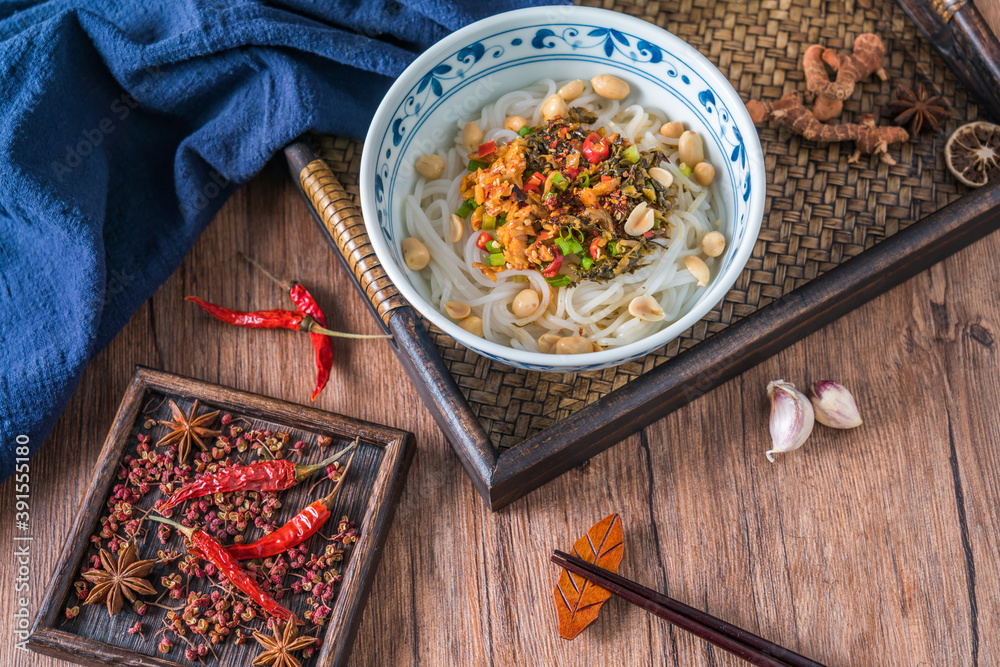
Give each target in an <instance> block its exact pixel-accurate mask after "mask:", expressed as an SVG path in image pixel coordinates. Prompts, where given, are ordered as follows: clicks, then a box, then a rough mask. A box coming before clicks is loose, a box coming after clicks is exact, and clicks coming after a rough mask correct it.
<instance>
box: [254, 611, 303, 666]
mask: <svg viewBox="0 0 1000 667" xmlns="http://www.w3.org/2000/svg"><path fill="white" fill-rule="evenodd" d="M253 638H254V639H256V640H257V643H258V644H260V645H261V646H262V647H264V649H265V650H264V652H263V653H261V654H260V655H258V656H257V657H256V658H254V660H253V663H252V664H253V665H254V667H259V666H261V665H266V667H302V663H300V662H299V660H298V658H295V657H293V656H292V653H295V652H296V651H301V650H302V649H304V648H307V647H309V646H312V645H313V644H315V643H316V638H315V637H299V628H298V626H296V625H295V621H294V620H290V621H288V623H286V624H285V627H284V630H282V629H281V628H279V627H278V626H275V628H274V636H273V637H268V636H267V635H264V634H261V633H259V632H255V633H253Z"/></svg>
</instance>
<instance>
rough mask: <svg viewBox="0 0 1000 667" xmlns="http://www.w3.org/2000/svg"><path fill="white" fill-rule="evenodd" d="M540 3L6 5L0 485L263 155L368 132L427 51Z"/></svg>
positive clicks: (111, 0) (0, 35) (129, 1)
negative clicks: (325, 137) (328, 136)
mask: <svg viewBox="0 0 1000 667" xmlns="http://www.w3.org/2000/svg"><path fill="white" fill-rule="evenodd" d="M551 2H552V0H547V1H545V0H542V1H541V2H537V0H490V2H483V1H482V0H399V1H392V0H374V1H365V2H350V1H347V0H329V1H325V2H324V1H319V0H282V1H278V2H271V3H266V4H265V3H263V2H257V1H252V0H247V1H243V2H238V1H234V2H225V1H220V0H215V1H210V0H117V1H116V0H87V1H82V0H75V1H74V0H51V1H49V2H31V1H24V0H20V1H9V0H8V1H7V2H4V3H2V4H0V65H2V67H0V244H2V245H0V333H2V339H0V369H2V379H0V479H3V478H6V477H7V476H9V475H10V474H11V473H12V472H13V469H14V459H15V455H16V454H15V452H16V446H17V444H18V440H21V441H22V442H23V441H24V437H19V436H27V440H28V442H29V445H28V447H29V449H30V450H31V452H32V453H34V451H35V450H36V449H37V447H38V446H39V445H40V444H41V443H42V442H43V441H44V440H45V438H46V437H47V436H48V434H49V432H50V431H51V429H52V426H53V424H54V423H55V420H56V419H57V418H58V416H59V414H60V413H61V412H62V410H63V408H64V407H65V405H66V402H67V401H68V400H69V397H70V395H71V394H72V392H73V390H74V389H75V387H76V384H77V382H78V380H79V378H80V374H81V372H82V371H83V368H84V366H85V365H86V363H87V361H88V360H89V359H90V358H91V357H92V356H93V355H94V354H96V353H97V352H98V351H99V350H100V349H101V348H103V347H104V346H105V345H107V343H108V342H109V341H110V340H111V339H112V338H113V337H114V335H115V334H116V333H117V332H118V330H119V329H121V327H122V326H124V325H125V323H126V322H127V321H128V319H129V317H130V316H131V315H132V313H134V312H135V310H136V309H137V308H138V307H139V305H140V304H142V303H143V302H144V301H145V300H146V299H148V298H149V297H150V296H151V295H152V294H153V292H154V291H155V290H156V288H157V286H158V285H160V284H161V283H162V282H163V281H164V280H166V278H167V277H168V276H169V275H170V274H171V273H172V272H173V271H174V269H175V268H176V267H177V265H178V264H179V263H180V261H181V259H182V258H183V257H184V255H185V254H187V252H188V250H189V249H190V248H191V245H192V244H193V243H194V240H195V238H196V237H197V236H198V234H199V233H200V232H201V231H202V229H204V227H205V225H206V224H208V222H209V220H210V219H211V218H212V216H213V215H214V214H215V212H216V211H217V210H218V209H219V207H220V206H221V205H222V203H223V202H224V201H225V199H226V198H227V197H228V196H229V195H230V194H231V193H232V192H233V190H234V189H235V188H236V187H237V186H239V185H240V184H242V183H244V182H246V181H247V180H248V179H249V178H250V177H251V176H253V175H254V174H255V173H257V172H258V171H259V170H260V169H261V168H262V167H263V166H264V164H265V163H266V162H267V160H268V158H269V157H270V156H271V155H273V154H274V153H275V152H276V151H278V150H279V149H281V148H282V147H283V146H284V145H285V144H287V143H288V142H289V141H291V140H292V139H294V138H295V137H297V136H298V135H300V134H302V133H303V132H305V131H307V130H318V131H321V132H328V133H333V134H337V135H340V136H349V137H354V138H356V139H361V138H363V136H364V134H365V131H366V130H367V127H368V123H369V121H370V119H371V117H372V115H373V114H374V112H375V109H376V107H377V106H378V103H379V100H380V99H381V98H382V96H383V95H384V93H385V91H386V90H387V89H388V87H389V85H390V84H391V83H392V80H393V78H394V77H395V76H397V75H398V74H400V73H401V72H402V71H403V69H404V68H405V67H406V66H407V65H408V64H409V63H410V62H411V61H412V60H413V59H414V57H415V56H416V55H417V54H419V53H420V52H421V51H422V50H424V49H425V48H427V47H428V46H430V45H431V44H433V43H434V42H435V41H437V40H439V39H441V38H442V37H444V36H445V35H447V34H449V33H450V32H451V31H453V30H455V29H457V28H460V27H462V26H463V25H465V24H467V23H470V22H472V21H475V20H478V19H480V18H484V17H485V16H487V15H489V14H492V13H497V12H501V11H506V10H509V9H514V8H517V7H520V6H525V5H531V4H550V3H551Z"/></svg>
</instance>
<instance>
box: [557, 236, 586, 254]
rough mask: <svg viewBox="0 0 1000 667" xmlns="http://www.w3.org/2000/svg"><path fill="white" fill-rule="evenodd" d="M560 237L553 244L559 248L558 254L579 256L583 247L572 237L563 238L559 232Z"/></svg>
mask: <svg viewBox="0 0 1000 667" xmlns="http://www.w3.org/2000/svg"><path fill="white" fill-rule="evenodd" d="M559 234H560V236H559V238H557V239H556V240H555V244H556V245H557V246H558V247H559V252H561V253H562V254H564V255H574V254H576V255H579V254H582V253H583V246H582V245H580V244H579V243H577V242H576V241H575V240H574V239H573V237H572V236H570V237H564V236H562V231H561V230H560V232H559Z"/></svg>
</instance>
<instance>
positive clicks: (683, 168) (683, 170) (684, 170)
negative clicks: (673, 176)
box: [680, 162, 691, 177]
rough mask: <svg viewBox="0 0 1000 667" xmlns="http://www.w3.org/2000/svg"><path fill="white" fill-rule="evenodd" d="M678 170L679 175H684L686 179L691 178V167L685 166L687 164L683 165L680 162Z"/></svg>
mask: <svg viewBox="0 0 1000 667" xmlns="http://www.w3.org/2000/svg"><path fill="white" fill-rule="evenodd" d="M680 170H681V173H682V174H684V175H685V176H688V177H690V176H691V167H689V166H687V164H685V163H684V162H681V166H680Z"/></svg>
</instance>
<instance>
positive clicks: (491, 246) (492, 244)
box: [486, 241, 503, 255]
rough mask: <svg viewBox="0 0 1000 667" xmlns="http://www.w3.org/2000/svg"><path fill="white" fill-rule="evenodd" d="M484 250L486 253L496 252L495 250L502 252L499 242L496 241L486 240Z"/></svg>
mask: <svg viewBox="0 0 1000 667" xmlns="http://www.w3.org/2000/svg"><path fill="white" fill-rule="evenodd" d="M486 252H488V253H490V254H491V255H492V254H493V253H496V252H503V248H502V247H500V244H499V243H497V242H496V241H487V242H486Z"/></svg>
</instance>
